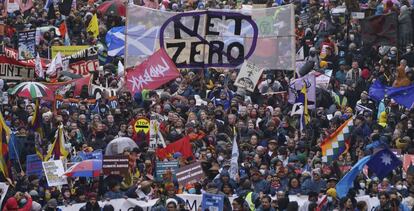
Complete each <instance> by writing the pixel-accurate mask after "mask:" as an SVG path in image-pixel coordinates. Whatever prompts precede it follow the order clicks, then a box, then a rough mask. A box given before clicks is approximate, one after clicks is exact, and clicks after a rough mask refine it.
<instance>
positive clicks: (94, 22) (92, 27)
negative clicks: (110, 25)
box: [86, 14, 99, 38]
mask: <svg viewBox="0 0 414 211" xmlns="http://www.w3.org/2000/svg"><path fill="white" fill-rule="evenodd" d="M86 31H87V32H92V34H93V37H95V38H97V37H98V35H99V24H98V16H96V14H94V15H93V16H92V19H91V21H90V22H89V25H88V28H87V30H86Z"/></svg>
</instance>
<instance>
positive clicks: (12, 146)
mask: <svg viewBox="0 0 414 211" xmlns="http://www.w3.org/2000/svg"><path fill="white" fill-rule="evenodd" d="M18 157H19V152H18V150H17V146H16V133H15V132H12V133H11V134H10V140H9V158H10V160H16V159H17V158H18Z"/></svg>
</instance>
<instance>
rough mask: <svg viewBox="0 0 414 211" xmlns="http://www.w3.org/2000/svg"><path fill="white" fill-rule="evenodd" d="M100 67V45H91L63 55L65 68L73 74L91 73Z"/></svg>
mask: <svg viewBox="0 0 414 211" xmlns="http://www.w3.org/2000/svg"><path fill="white" fill-rule="evenodd" d="M98 67H99V60H98V47H97V46H91V47H88V48H85V49H83V50H80V51H78V52H76V53H74V54H71V55H69V56H65V57H63V70H67V71H69V72H71V73H73V74H78V75H89V72H92V71H97V70H98Z"/></svg>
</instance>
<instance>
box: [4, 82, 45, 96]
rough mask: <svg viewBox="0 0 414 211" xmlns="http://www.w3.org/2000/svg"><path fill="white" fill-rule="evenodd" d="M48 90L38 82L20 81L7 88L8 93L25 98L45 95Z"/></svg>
mask: <svg viewBox="0 0 414 211" xmlns="http://www.w3.org/2000/svg"><path fill="white" fill-rule="evenodd" d="M48 92H50V90H49V88H47V86H46V85H44V84H42V83H39V82H32V81H30V82H22V83H19V84H17V85H16V86H15V87H13V88H11V89H10V90H9V94H12V95H16V94H17V95H18V96H20V97H26V98H32V99H34V98H42V97H46V96H47V95H48Z"/></svg>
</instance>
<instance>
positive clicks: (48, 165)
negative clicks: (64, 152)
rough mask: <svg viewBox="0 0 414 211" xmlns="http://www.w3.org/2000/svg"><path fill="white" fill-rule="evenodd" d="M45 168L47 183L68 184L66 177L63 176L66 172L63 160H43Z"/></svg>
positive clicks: (50, 184) (51, 184)
mask: <svg viewBox="0 0 414 211" xmlns="http://www.w3.org/2000/svg"><path fill="white" fill-rule="evenodd" d="M43 170H44V171H45V175H46V180H47V184H48V185H49V186H59V185H66V184H68V181H67V179H66V177H65V176H62V175H63V173H64V172H65V169H64V168H63V163H62V161H61V160H52V161H47V162H43Z"/></svg>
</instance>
